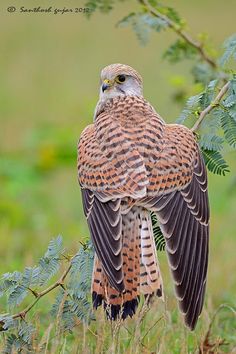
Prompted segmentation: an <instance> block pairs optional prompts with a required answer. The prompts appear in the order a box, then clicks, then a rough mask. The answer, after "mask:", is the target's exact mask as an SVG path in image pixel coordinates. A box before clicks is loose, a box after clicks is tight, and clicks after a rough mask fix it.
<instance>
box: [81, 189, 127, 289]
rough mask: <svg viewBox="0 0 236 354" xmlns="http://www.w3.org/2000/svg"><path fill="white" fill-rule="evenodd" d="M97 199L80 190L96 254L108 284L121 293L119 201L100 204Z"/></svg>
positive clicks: (90, 192)
mask: <svg viewBox="0 0 236 354" xmlns="http://www.w3.org/2000/svg"><path fill="white" fill-rule="evenodd" d="M99 197H100V196H99ZM99 197H97V195H96V194H94V193H93V192H92V191H89V190H88V189H82V200H83V205H84V211H85V215H86V217H87V221H88V226H89V229H90V233H91V238H92V241H93V244H94V247H95V251H96V254H97V256H98V258H99V260H100V261H101V263H102V266H103V269H104V271H105V273H106V275H107V277H108V279H109V281H110V284H111V285H112V286H113V287H114V288H115V289H116V290H118V291H123V289H124V284H123V272H122V258H121V249H122V241H121V226H122V222H121V212H120V199H116V200H110V201H106V202H102V201H101V200H100V199H101V198H99Z"/></svg>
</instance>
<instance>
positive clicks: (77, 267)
mask: <svg viewBox="0 0 236 354" xmlns="http://www.w3.org/2000/svg"><path fill="white" fill-rule="evenodd" d="M69 259H70V260H69ZM93 259H94V251H93V247H92V245H91V243H90V242H86V243H85V244H84V245H83V247H82V248H81V249H80V250H79V252H78V253H77V254H76V255H75V256H74V257H73V258H71V257H68V256H65V249H64V247H63V244H62V237H61V236H58V237H57V238H55V239H53V240H51V241H50V243H49V246H48V249H47V251H46V253H45V255H44V256H43V257H42V258H41V259H40V260H39V263H38V265H37V266H35V267H27V268H25V270H24V272H23V273H21V272H17V271H16V272H13V273H6V274H3V275H2V278H1V281H0V296H2V297H3V296H4V297H6V301H7V306H8V307H9V310H10V313H9V314H1V315H0V331H4V332H5V333H6V340H5V349H4V353H11V352H12V350H17V351H22V350H23V349H24V350H32V343H33V338H34V334H35V331H36V329H35V327H34V325H33V318H31V321H30V320H28V316H29V315H28V311H29V310H30V309H31V308H33V307H34V306H35V304H36V303H37V302H38V301H39V300H40V299H41V297H43V296H45V295H47V294H48V293H49V292H50V291H52V290H53V289H55V288H58V292H57V295H56V297H55V301H54V304H53V305H52V309H51V311H50V314H51V316H52V318H54V320H55V322H56V323H57V328H56V330H57V331H62V332H64V331H68V330H72V328H73V327H74V326H76V325H78V323H80V322H81V323H83V322H84V323H89V322H90V321H91V320H92V319H93V318H94V317H93V314H92V309H91V301H90V287H91V276H92V267H93ZM65 261H67V263H68V262H69V266H68V271H67V272H66V273H64V274H65V275H64V276H63V277H61V278H60V279H59V280H58V281H57V282H55V283H54V284H51V285H49V284H48V283H49V281H50V280H52V278H53V277H54V276H55V274H56V273H57V272H58V270H59V269H61V267H62V263H64V262H65ZM45 285H49V287H48V288H46V289H43V290H41V288H42V287H43V286H45ZM27 296H28V297H32V296H33V297H34V298H35V300H34V301H33V302H32V303H31V304H30V305H28V306H26V307H25V308H24V309H23V310H21V311H20V312H17V313H13V311H16V310H18V311H19V306H20V305H22V304H23V303H25V302H26V303H27V302H28V301H26V299H25V298H26V297H27ZM23 300H25V301H23Z"/></svg>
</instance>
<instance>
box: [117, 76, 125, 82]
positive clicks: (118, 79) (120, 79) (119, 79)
mask: <svg viewBox="0 0 236 354" xmlns="http://www.w3.org/2000/svg"><path fill="white" fill-rule="evenodd" d="M116 81H117V82H118V83H119V84H120V83H122V82H124V81H125V75H118V76H117V78H116Z"/></svg>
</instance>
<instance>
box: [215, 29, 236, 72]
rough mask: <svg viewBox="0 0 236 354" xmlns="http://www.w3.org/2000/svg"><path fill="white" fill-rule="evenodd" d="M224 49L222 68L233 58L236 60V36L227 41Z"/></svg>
mask: <svg viewBox="0 0 236 354" xmlns="http://www.w3.org/2000/svg"><path fill="white" fill-rule="evenodd" d="M223 47H224V50H225V51H224V54H223V55H222V57H221V58H220V59H219V63H220V65H221V66H225V64H226V63H227V62H228V61H229V59H230V58H231V57H233V58H234V59H236V34H233V35H232V36H230V37H229V38H228V39H226V41H225V42H224V45H223Z"/></svg>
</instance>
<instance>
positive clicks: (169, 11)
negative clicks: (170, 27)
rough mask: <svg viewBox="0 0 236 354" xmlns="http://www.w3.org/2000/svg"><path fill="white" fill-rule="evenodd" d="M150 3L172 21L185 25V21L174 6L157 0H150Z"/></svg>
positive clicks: (181, 25)
mask: <svg viewBox="0 0 236 354" xmlns="http://www.w3.org/2000/svg"><path fill="white" fill-rule="evenodd" d="M149 4H150V5H151V6H152V7H154V8H155V9H156V10H157V11H158V12H160V13H161V14H163V15H165V16H167V17H168V18H169V19H170V20H171V21H173V22H175V23H176V24H178V25H179V26H180V27H183V24H184V21H183V19H182V18H181V17H180V16H179V14H178V12H177V11H176V10H175V9H174V8H173V7H170V6H165V5H163V4H161V3H160V2H159V1H156V0H149Z"/></svg>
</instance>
